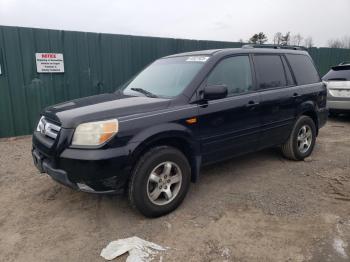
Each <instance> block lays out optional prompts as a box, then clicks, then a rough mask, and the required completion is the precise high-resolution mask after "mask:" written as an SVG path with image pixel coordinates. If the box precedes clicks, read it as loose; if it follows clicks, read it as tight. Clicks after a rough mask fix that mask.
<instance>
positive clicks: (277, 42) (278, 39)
mask: <svg viewBox="0 0 350 262" xmlns="http://www.w3.org/2000/svg"><path fill="white" fill-rule="evenodd" d="M281 41H282V33H281V32H277V33H276V34H275V35H274V37H273V43H274V44H275V45H280V44H281Z"/></svg>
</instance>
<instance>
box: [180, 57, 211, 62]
mask: <svg viewBox="0 0 350 262" xmlns="http://www.w3.org/2000/svg"><path fill="white" fill-rule="evenodd" d="M208 59H209V56H190V57H189V58H187V59H186V61H187V62H203V63H204V62H206V61H207V60H208Z"/></svg>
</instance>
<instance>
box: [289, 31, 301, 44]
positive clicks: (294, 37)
mask: <svg viewBox="0 0 350 262" xmlns="http://www.w3.org/2000/svg"><path fill="white" fill-rule="evenodd" d="M303 39H304V37H302V36H301V34H299V33H298V34H296V35H292V36H291V37H290V43H291V44H292V45H297V46H300V45H301V43H302V41H303Z"/></svg>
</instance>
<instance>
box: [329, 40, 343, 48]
mask: <svg viewBox="0 0 350 262" xmlns="http://www.w3.org/2000/svg"><path fill="white" fill-rule="evenodd" d="M328 47H331V48H344V45H343V43H342V41H341V40H340V39H329V40H328Z"/></svg>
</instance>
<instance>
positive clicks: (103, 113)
mask: <svg viewBox="0 0 350 262" xmlns="http://www.w3.org/2000/svg"><path fill="white" fill-rule="evenodd" d="M169 104H170V100H169V99H163V98H150V97H135V96H133V97H130V96H120V95H117V94H113V93H112V94H101V95H96V96H90V97H85V98H80V99H76V100H72V101H68V102H64V103H61V104H57V105H53V106H50V107H47V108H46V109H45V110H44V112H43V115H44V116H46V117H47V118H49V119H51V120H53V121H55V122H59V123H60V124H61V126H62V127H63V128H75V127H76V126H77V125H79V124H81V123H84V122H90V121H99V120H105V119H112V118H118V117H121V116H127V115H132V114H138V113H145V112H152V111H155V110H160V109H164V108H167V107H168V105H169Z"/></svg>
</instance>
